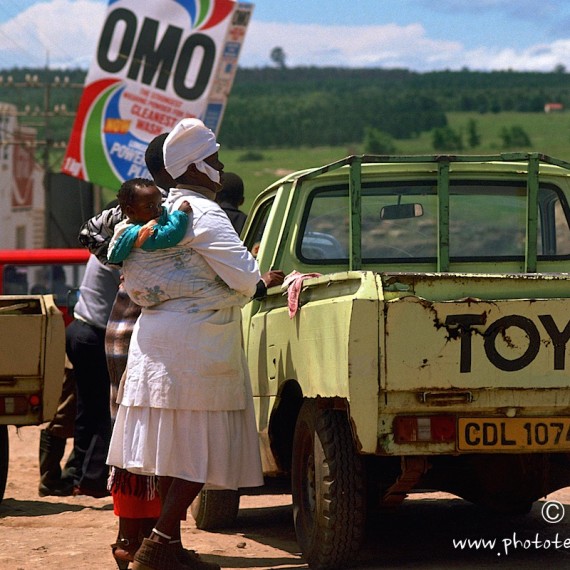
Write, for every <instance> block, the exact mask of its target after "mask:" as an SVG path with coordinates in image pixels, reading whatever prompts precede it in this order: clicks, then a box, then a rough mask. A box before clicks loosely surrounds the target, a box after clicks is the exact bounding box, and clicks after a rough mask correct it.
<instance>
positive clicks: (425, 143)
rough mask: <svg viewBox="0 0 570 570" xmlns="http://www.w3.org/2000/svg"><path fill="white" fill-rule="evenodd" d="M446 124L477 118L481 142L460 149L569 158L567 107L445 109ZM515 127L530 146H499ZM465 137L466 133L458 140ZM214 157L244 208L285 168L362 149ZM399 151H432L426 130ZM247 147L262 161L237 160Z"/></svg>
mask: <svg viewBox="0 0 570 570" xmlns="http://www.w3.org/2000/svg"><path fill="white" fill-rule="evenodd" d="M447 117H448V122H449V126H450V127H451V128H452V129H453V130H455V131H456V132H463V133H467V125H468V122H469V120H470V119H474V120H475V121H476V123H477V130H478V132H479V135H480V137H481V144H480V146H478V147H477V148H473V149H471V148H465V150H463V151H462V153H461V154H498V153H500V152H504V151H505V150H510V151H512V150H519V151H533V152H542V153H545V154H548V155H550V156H554V157H556V158H561V159H564V160H570V112H563V113H550V114H546V113H498V114H493V113H487V114H479V113H448V115H447ZM513 126H520V127H522V128H523V129H524V130H525V132H526V133H527V134H528V136H529V138H530V140H531V147H529V148H516V149H503V148H502V139H501V136H500V133H501V130H502V129H503V127H507V128H510V127H513ZM466 140H467V136H466V134H465V135H464V141H466ZM221 142H222V149H221V151H220V157H221V159H222V161H223V162H224V163H225V165H226V167H225V169H226V170H227V171H233V172H237V173H238V174H239V175H240V176H241V177H242V178H243V179H244V182H245V188H246V202H245V204H244V210H245V211H248V210H249V208H250V206H251V203H252V201H253V199H254V198H255V196H256V195H257V194H258V193H259V192H260V191H261V190H263V189H264V188H266V187H267V186H268V185H269V184H271V183H272V182H274V181H275V180H277V179H278V178H280V177H281V176H283V174H285V173H287V172H292V171H295V170H301V169H303V168H310V167H315V166H322V165H324V164H328V163H331V162H334V161H336V160H339V159H341V158H343V157H345V156H348V155H350V154H359V153H362V152H363V148H362V145H361V144H359V143H355V144H354V145H352V146H350V147H349V146H343V147H318V148H296V149H248V151H245V150H228V149H224V148H223V140H222V141H221ZM395 144H396V146H397V149H398V153H400V154H432V153H434V152H435V151H434V150H433V147H432V135H431V133H423V134H422V135H421V136H419V137H417V138H415V139H409V140H397V141H395ZM249 151H255V152H256V153H257V154H259V155H261V156H262V160H243V158H244V156H245V155H246V154H247V153H248V152H249Z"/></svg>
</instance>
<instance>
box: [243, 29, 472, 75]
mask: <svg viewBox="0 0 570 570" xmlns="http://www.w3.org/2000/svg"><path fill="white" fill-rule="evenodd" d="M276 46H279V47H281V48H283V50H284V51H285V54H286V55H287V60H286V61H287V64H288V65H289V66H291V67H294V66H299V65H316V66H337V67H342V66H346V67H373V66H382V67H408V66H409V65H410V62H411V61H414V62H420V61H421V60H422V59H424V58H425V59H428V58H432V59H441V58H443V59H445V57H450V56H453V55H456V54H458V53H459V52H460V51H461V49H462V46H461V44H460V43H459V42H453V41H441V40H432V39H430V38H429V37H427V35H426V32H425V29H424V28H423V26H422V25H421V24H411V25H408V26H398V25H396V24H387V25H382V26H322V25H316V24H315V25H311V24H303V25H301V24H277V23H264V22H256V21H255V20H254V21H252V23H251V24H250V28H249V30H248V33H247V36H246V40H245V45H244V48H243V52H242V59H241V61H240V63H241V64H242V65H244V66H247V67H249V66H264V65H270V63H271V61H270V57H269V53H270V52H271V50H272V49H273V48H274V47H276Z"/></svg>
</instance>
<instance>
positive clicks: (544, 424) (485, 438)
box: [457, 418, 570, 451]
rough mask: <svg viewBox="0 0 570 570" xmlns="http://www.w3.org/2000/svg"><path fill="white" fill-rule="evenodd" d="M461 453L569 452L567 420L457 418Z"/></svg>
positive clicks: (569, 431) (568, 421) (569, 422)
mask: <svg viewBox="0 0 570 570" xmlns="http://www.w3.org/2000/svg"><path fill="white" fill-rule="evenodd" d="M457 429H458V449H459V450H460V451H514V450H534V451H564V450H570V418H459V419H458V424H457Z"/></svg>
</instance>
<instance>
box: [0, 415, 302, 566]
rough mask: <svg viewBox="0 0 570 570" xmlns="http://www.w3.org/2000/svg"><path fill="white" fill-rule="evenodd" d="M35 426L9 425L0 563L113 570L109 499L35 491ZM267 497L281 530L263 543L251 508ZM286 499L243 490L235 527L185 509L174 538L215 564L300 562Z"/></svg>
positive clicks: (112, 517) (113, 523)
mask: <svg viewBox="0 0 570 570" xmlns="http://www.w3.org/2000/svg"><path fill="white" fill-rule="evenodd" d="M39 433H40V428H39V427H24V428H21V429H20V430H19V431H18V432H17V431H16V429H15V428H14V427H13V426H10V427H9V438H10V468H9V472H8V483H7V486H6V492H5V494H4V501H3V502H2V504H0V569H1V570H31V569H34V570H37V569H41V570H55V569H57V570H71V569H93V570H107V569H109V570H111V569H113V568H114V569H115V570H116V568H117V567H116V565H115V562H114V561H113V558H112V557H111V549H110V546H109V545H110V544H111V543H112V542H113V541H114V539H115V537H116V534H117V529H118V524H117V518H116V517H115V515H114V514H113V504H112V501H111V499H110V498H104V499H93V498H91V497H86V496H79V497H39V496H38V492H37V489H38V481H39V470H38V449H39ZM68 445H69V442H68ZM269 502H270V503H271V505H272V507H274V508H273V509H272V514H271V516H272V518H273V519H274V520H275V518H274V517H277V519H276V520H277V522H278V524H282V523H283V522H285V524H286V525H287V527H288V531H287V532H286V534H284V535H283V532H282V530H280V531H279V533H278V536H273V537H270V536H269V535H268V536H267V537H266V538H265V542H259V541H257V540H256V537H255V533H256V532H257V529H258V527H261V528H263V527H264V526H265V523H264V522H263V517H262V518H261V519H260V518H259V516H258V515H259V512H258V509H257V508H258V506H259V507H260V506H265V505H267V504H268V503H269ZM290 503H291V497H290V495H287V494H283V493H278V494H276V495H253V496H244V497H242V498H241V501H240V508H242V511H240V515H239V521H240V526H242V527H243V531H240V529H237V530H236V532H228V533H208V532H204V531H200V530H198V529H196V525H195V524H194V520H193V519H192V516H191V515H190V513H189V514H188V520H187V521H186V522H184V523H183V527H182V532H183V534H182V541H183V543H184V545H185V546H186V547H188V548H193V549H194V550H196V551H198V552H199V553H200V554H201V555H203V557H204V559H205V560H208V561H210V562H217V563H218V564H220V565H221V566H222V567H223V568H255V569H257V570H263V569H264V568H275V567H279V568H299V567H300V568H303V567H304V568H306V565H304V564H303V562H302V561H301V559H300V556H299V554H298V553H297V552H296V549H297V546H296V542H295V536H294V531H293V527H292V523H290V522H289V521H290V520H291V519H290ZM252 517H253V519H255V522H254V524H253V527H252V524H251V522H250V519H252ZM286 521H287V522H286ZM250 531H253V532H252V534H251V536H249V534H250ZM269 534H271V531H270V532H269Z"/></svg>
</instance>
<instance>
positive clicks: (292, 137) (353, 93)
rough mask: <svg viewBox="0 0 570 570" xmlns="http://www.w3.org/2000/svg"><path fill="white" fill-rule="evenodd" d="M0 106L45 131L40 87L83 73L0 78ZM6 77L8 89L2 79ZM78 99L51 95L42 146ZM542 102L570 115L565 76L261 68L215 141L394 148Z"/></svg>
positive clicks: (247, 75) (64, 128) (242, 86)
mask: <svg viewBox="0 0 570 570" xmlns="http://www.w3.org/2000/svg"><path fill="white" fill-rule="evenodd" d="M0 75H1V76H2V77H3V79H4V80H3V82H2V83H1V84H0V101H1V102H7V103H14V104H16V105H17V107H18V109H19V111H20V112H21V113H22V112H25V111H26V110H27V111H26V113H27V114H24V115H22V116H21V117H20V120H21V122H22V123H24V124H26V123H29V124H33V125H34V126H36V127H38V128H39V129H40V133H39V136H40V137H43V136H45V133H42V132H41V130H42V129H43V128H44V127H45V124H44V123H43V122H42V121H38V117H39V116H42V111H43V110H44V105H45V88H42V86H45V85H47V84H50V85H51V84H52V83H53V82H54V80H55V78H56V77H58V76H63V75H65V76H67V77H68V78H69V81H70V83H73V84H76V85H77V84H82V83H83V82H84V80H85V75H86V71H85V70H81V69H74V70H69V71H65V72H61V71H60V72H58V71H54V70H45V69H25V68H24V69H20V68H16V69H10V70H0ZM9 76H11V77H12V83H11V84H8V82H7V77H9ZM34 76H37V77H38V78H39V83H38V84H36V87H35V88H21V87H16V85H20V86H21V85H22V84H24V83H26V81H27V80H26V77H28V78H29V77H34ZM80 95H81V90H80V89H65V88H64V87H52V88H51V89H50V99H51V101H52V102H53V104H54V105H55V104H59V105H62V104H64V105H65V109H66V113H60V114H59V115H57V114H53V115H52V117H51V118H50V121H49V124H48V128H49V130H50V132H48V133H47V135H48V137H50V138H52V139H53V140H55V141H58V140H61V141H62V142H63V141H66V140H67V138H68V137H69V132H70V130H71V125H72V122H73V117H72V114H73V112H74V111H75V110H76V109H77V105H78V103H79V98H80ZM549 102H557V103H562V104H563V105H564V106H565V107H568V106H570V84H569V82H568V74H567V73H566V72H565V70H564V69H563V68H562V69H557V70H555V71H553V72H550V73H538V72H515V71H500V72H499V71H495V72H475V71H470V70H468V69H464V70H462V71H437V72H428V73H417V72H413V71H410V70H407V69H349V68H322V67H299V68H286V67H275V68H273V67H264V68H253V69H252V68H240V69H238V72H237V75H236V79H235V82H234V86H233V89H232V93H231V95H230V98H229V101H228V105H227V109H226V112H225V115H224V119H223V123H222V127H221V130H220V133H219V138H220V140H221V141H223V143H224V145H227V146H228V147H229V148H252V147H253V148H267V147H299V146H313V145H327V146H328V145H331V146H333V145H342V144H354V143H360V142H362V141H363V140H364V138H365V137H366V135H367V132H368V133H369V131H367V129H374V130H376V131H379V132H381V133H384V134H386V135H387V136H389V137H393V138H394V139H404V138H411V137H414V136H416V135H418V134H420V133H421V132H424V131H434V130H436V129H439V131H438V132H439V133H440V134H442V133H443V134H445V130H444V129H445V128H446V127H447V120H446V115H445V113H447V112H451V111H470V112H478V113H500V112H504V111H518V112H540V111H542V110H543V109H544V105H545V104H546V103H549Z"/></svg>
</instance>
